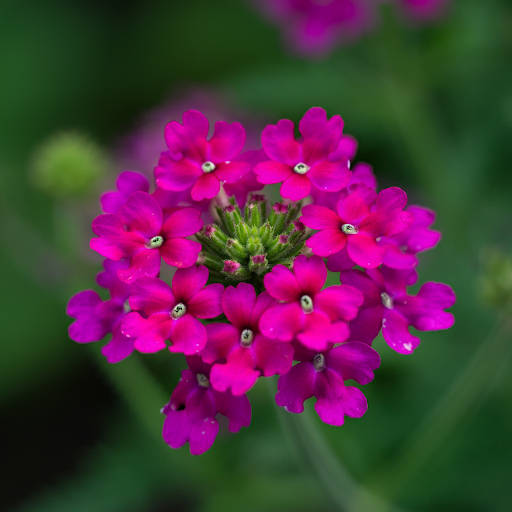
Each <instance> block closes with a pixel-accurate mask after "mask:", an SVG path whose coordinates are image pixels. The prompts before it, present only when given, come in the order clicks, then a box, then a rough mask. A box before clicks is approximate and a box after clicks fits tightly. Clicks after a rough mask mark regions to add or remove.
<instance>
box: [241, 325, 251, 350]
mask: <svg viewBox="0 0 512 512" xmlns="http://www.w3.org/2000/svg"><path fill="white" fill-rule="evenodd" d="M253 340H254V333H253V332H252V331H251V329H244V330H243V331H242V334H241V335H240V345H242V347H244V348H249V347H250V346H251V345H252V342H253Z"/></svg>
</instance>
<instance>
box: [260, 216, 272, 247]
mask: <svg viewBox="0 0 512 512" xmlns="http://www.w3.org/2000/svg"><path fill="white" fill-rule="evenodd" d="M271 233H272V228H271V227H270V224H269V223H268V222H265V224H263V226H261V228H260V229H259V233H258V235H259V237H260V240H261V243H262V244H263V245H265V244H266V243H267V241H268V239H269V237H270V234H271Z"/></svg>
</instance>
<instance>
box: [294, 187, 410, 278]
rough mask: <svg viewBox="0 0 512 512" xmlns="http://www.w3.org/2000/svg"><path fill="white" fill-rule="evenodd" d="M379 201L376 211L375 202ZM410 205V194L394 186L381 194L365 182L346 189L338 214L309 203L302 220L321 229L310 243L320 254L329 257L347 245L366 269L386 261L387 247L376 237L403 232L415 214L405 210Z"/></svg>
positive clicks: (340, 201)
mask: <svg viewBox="0 0 512 512" xmlns="http://www.w3.org/2000/svg"><path fill="white" fill-rule="evenodd" d="M375 200H376V209H375V211H372V210H371V205H372V204H373V202H374V201H375ZM406 204H407V195H406V193H405V192H404V191H403V190H402V189H400V188H398V187H391V188H387V189H384V190H381V192H379V194H378V195H377V194H376V193H375V191H374V190H373V189H370V188H368V187H366V186H364V185H352V186H350V187H349V188H347V189H345V190H343V191H342V192H341V194H340V199H339V201H338V204H337V213H335V212H333V211H332V210H330V209H329V208H326V207H324V206H317V205H308V206H305V207H304V208H303V210H302V212H303V216H302V217H301V218H300V220H301V221H302V222H303V223H304V224H305V225H306V226H307V227H309V228H312V229H318V230H319V232H318V233H316V234H314V235H313V236H312V237H311V238H309V239H308V241H307V242H306V245H307V246H308V247H310V248H311V249H312V250H313V253H314V254H318V255H319V256H324V257H325V256H329V255H331V254H335V253H337V252H339V251H341V250H342V249H343V248H344V247H345V245H347V252H348V255H349V256H350V258H351V259H352V260H353V261H355V262H356V263H357V264H358V265H360V266H361V267H365V268H375V267H378V266H379V265H380V264H381V263H382V259H383V258H384V255H385V254H386V251H387V247H379V246H378V245H377V242H376V240H375V239H376V238H378V237H380V236H382V235H386V236H392V235H394V234H395V233H398V232H400V231H403V230H404V229H405V228H406V227H408V226H409V225H410V224H411V222H412V218H413V216H412V214H411V213H408V212H404V211H402V210H403V208H404V207H405V205H406Z"/></svg>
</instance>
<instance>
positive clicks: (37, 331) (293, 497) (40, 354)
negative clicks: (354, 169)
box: [0, 0, 512, 512]
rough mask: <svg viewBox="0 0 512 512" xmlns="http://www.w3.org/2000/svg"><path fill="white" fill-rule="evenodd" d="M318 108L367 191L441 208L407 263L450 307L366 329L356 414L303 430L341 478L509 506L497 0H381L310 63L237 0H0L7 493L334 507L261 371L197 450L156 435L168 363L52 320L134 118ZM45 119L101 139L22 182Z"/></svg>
mask: <svg viewBox="0 0 512 512" xmlns="http://www.w3.org/2000/svg"><path fill="white" fill-rule="evenodd" d="M315 105H318V106H322V107H323V108H325V109H326V110H327V112H328V115H329V116H331V115H334V114H340V115H341V116H342V117H343V119H344V121H345V132H346V133H350V134H352V135H354V136H355V137H356V138H357V139H358V141H359V150H358V154H357V158H356V161H365V162H369V163H370V164H372V165H373V166H374V170H375V173H376V175H377V179H378V181H379V184H380V186H381V187H386V186H392V185H395V186H400V187H402V188H404V189H405V190H406V191H407V193H408V195H409V198H410V202H411V203H416V204H421V205H425V206H429V207H431V208H433V209H435V210H436V211H437V214H438V217H437V221H436V225H435V228H437V229H439V230H441V231H442V232H443V239H442V241H441V243H440V245H439V246H438V248H437V249H436V250H434V251H431V252H429V253H426V254H424V255H422V256H421V258H420V259H421V265H420V267H419V272H420V281H421V282H425V281H427V280H434V281H441V282H445V283H448V284H449V285H451V286H452V287H453V288H454V290H455V291H456V293H457V296H458V301H457V304H456V305H455V306H454V307H453V308H452V312H453V313H454V314H455V316H456V323H455V326H454V327H453V328H452V329H450V330H449V331H439V332H431V333H428V332H427V333H422V334H421V339H422V344H421V346H420V347H419V348H418V349H417V350H416V351H415V353H414V355H412V356H408V357H406V356H402V355H399V354H397V353H394V352H392V351H391V349H389V348H388V347H387V346H386V345H385V343H384V341H383V340H382V338H378V339H377V340H376V342H375V346H376V348H377V350H379V352H380V353H381V355H382V365H381V367H380V369H379V370H378V371H377V372H376V379H375V380H374V382H373V383H371V384H369V385H367V386H365V394H366V395H367V397H368V402H369V410H368V412H367V413H366V415H365V416H364V417H363V418H361V419H348V421H347V422H346V424H345V425H344V426H343V427H339V428H336V427H329V426H327V425H320V422H319V421H318V428H319V429H320V430H321V433H322V434H323V435H324V436H325V437H326V440H327V442H328V443H329V446H330V447H331V450H332V453H333V454H335V455H336V457H337V458H339V460H340V461H342V463H343V464H344V465H345V467H346V468H347V469H348V470H349V472H350V473H351V474H352V475H353V477H354V478H355V479H356V480H357V481H358V482H360V483H361V484H363V485H367V486H368V487H369V488H370V489H372V490H374V492H376V493H378V494H381V495H383V496H385V497H386V499H389V500H390V501H392V502H393V503H395V504H397V505H398V506H400V507H401V508H402V509H403V510H411V511H434V510H435V511H439V512H443V511H450V512H457V511H461V512H462V511H463V512H478V511H485V512H507V511H510V510H512V486H511V484H510V482H512V469H511V465H512V441H511V432H512V364H511V362H510V357H509V356H510V349H511V346H512V339H511V337H510V335H509V334H508V333H507V331H506V329H505V330H503V328H502V330H501V331H498V332H497V333H496V331H495V329H496V325H497V323H498V325H499V322H500V320H499V318H500V314H501V315H503V313H500V309H501V310H503V309H504V307H505V302H506V300H507V297H508V295H507V293H509V292H507V288H506V286H505V285H506V282H507V279H509V282H510V281H511V280H512V278H511V277H510V273H511V272H512V270H511V269H510V265H509V267H507V263H506V257H507V256H506V255H507V254H510V252H512V165H511V162H512V5H511V3H510V2H509V1H508V0H485V1H483V0H458V1H455V2H454V3H453V4H452V6H451V9H450V10H449V11H448V13H447V14H446V16H445V17H444V18H442V19H440V20H438V21H437V22H435V23H432V24H429V25H424V26H415V25H412V24H410V23H407V22H404V20H402V19H401V18H400V16H399V15H397V11H396V10H394V9H392V8H391V7H390V6H387V5H383V6H382V21H381V23H380V25H379V26H378V27H377V28H376V30H375V31H374V32H373V33H371V34H369V35H367V36H365V37H364V38H362V39H361V40H360V41H358V42H355V43H354V44H351V45H350V46H344V47H338V48H337V49H335V51H333V52H332V53H331V54H330V55H329V56H327V57H323V58H320V59H313V60H307V59H304V58H302V57H300V56H298V55H293V54H290V53H288V51H287V49H286V46H285V45H283V42H282V38H281V34H280V30H279V28H278V27H276V26H274V25H271V24H269V23H268V22H267V21H266V20H265V19H264V18H262V16H261V15H260V13H258V12H256V11H255V10H254V9H253V7H252V6H251V5H250V4H249V3H248V2H245V1H243V0H216V1H214V2H213V1H211V0H194V1H190V2H183V1H177V0H165V1H163V0H162V1H156V0H153V1H146V2H136V1H133V0H125V1H123V2H120V1H115V0H111V1H99V0H75V1H74V2H65V1H63V0H44V1H36V0H17V1H14V0H1V1H0V261H1V264H0V275H1V277H0V283H1V284H0V290H1V295H0V315H1V321H0V340H1V342H0V350H1V355H0V366H1V373H0V380H1V383H0V399H1V410H2V422H1V423H0V429H1V436H0V439H1V441H0V442H1V444H2V448H1V452H2V496H1V500H2V510H9V511H15V512H61V511H62V512H70V511H72V512H75V511H78V512H82V511H83V512H89V511H90V512H103V511H104V512H117V511H119V512H170V511H172V512H175V511H176V512H177V511H204V512H217V511H219V512H220V511H237V512H240V511H250V512H253V511H254V512H259V511H265V512H266V511H276V512H277V511H288V510H290V511H291V510H293V511H295V512H298V511H311V510H320V509H321V508H323V509H327V510H328V509H329V508H330V507H331V508H332V504H330V503H329V501H328V499H327V497H326V496H325V492H324V490H323V488H322V486H319V485H318V483H317V482H316V481H315V480H314V478H311V477H310V476H308V474H307V472H303V471H302V469H301V467H300V465H299V464H298V462H297V459H296V457H295V455H294V450H293V445H292V444H291V443H289V442H288V441H289V439H288V437H289V436H288V434H287V433H286V432H287V431H286V430H283V428H282V421H281V420H280V416H279V415H278V414H277V411H276V409H275V407H274V405H273V399H272V394H273V391H272V389H271V388H273V387H275V382H270V387H269V385H268V384H267V383H266V382H258V383H257V385H256V386H255V388H253V389H252V390H251V391H250V393H249V398H250V400H251V403H252V405H253V420H252V424H251V426H250V427H249V428H248V429H242V431H241V432H240V433H238V434H236V435H230V434H228V433H227V430H226V429H224V431H225V432H224V431H221V433H220V434H219V436H218V438H217V441H216V442H215V445H214V446H213V448H212V449H211V450H210V451H209V452H207V453H206V454H204V455H202V456H200V457H192V456H191V455H190V454H189V452H188V445H187V446H185V447H183V448H181V449H180V450H177V451H173V450H170V449H169V448H168V447H167V445H166V444H165V443H164V442H163V440H162V439H161V434H160V429H161V424H162V421H163V417H162V416H161V415H160V414H159V408H160V407H161V406H163V405H164V404H165V403H166V401H167V400H168V398H169V395H170V393H171V391H172V389H173V388H174V386H175V384H176V382H177V380H178V378H179V372H180V370H181V369H182V368H183V367H184V366H183V364H184V361H183V360H182V359H180V357H179V356H173V357H170V356H169V354H163V353H162V354H160V353H159V354H155V355H152V356H146V357H145V358H143V359H142V358H141V361H142V363H141V361H139V360H137V364H134V363H130V359H128V360H126V361H124V362H121V363H119V364H117V365H112V366H110V367H109V365H108V364H107V363H106V362H104V361H103V360H102V358H101V356H100V352H99V351H100V348H101V345H102V344H103V343H95V344H91V345H89V346H83V345H79V344H77V343H74V342H72V341H71V340H70V339H69V338H68V336H67V327H68V325H69V323H70V319H69V318H68V317H67V316H66V314H65V306H66V303H67V300H68V299H69V297H70V296H71V295H72V294H73V293H76V292H77V291H79V290H80V289H84V288H90V287H94V276H95V273H96V272H97V271H99V269H100V260H99V258H96V256H95V255H94V254H92V251H89V250H88V248H87V244H88V239H89V237H90V236H91V235H92V233H91V232H90V222H91V220H92V218H93V217H94V216H96V215H97V214H99V213H100V209H99V205H98V201H97V197H98V193H99V192H100V191H101V190H102V189H106V188H112V187H113V185H114V182H115V176H116V173H117V172H118V171H119V170H121V169H123V168H132V169H133V168H134V166H135V165H137V163H138V162H141V160H140V159H142V158H143V157H144V155H141V154H140V153H137V154H135V153H136V151H134V145H133V144H134V143H133V139H130V134H133V133H134V132H135V133H143V134H144V133H150V132H151V130H153V129H154V130H156V132H155V133H157V134H158V133H160V134H161V139H160V142H163V127H164V125H165V123H166V122H168V121H170V120H171V119H179V120H180V119H181V113H182V112H183V110H185V109H188V108H200V109H203V110H204V111H205V112H206V113H209V115H210V118H211V119H213V120H214V119H218V118H220V117H222V116H225V117H226V120H229V121H233V120H242V121H243V122H244V123H245V122H247V124H248V126H252V127H254V129H255V130H257V129H258V128H259V127H261V126H264V124H265V123H267V122H272V123H275V122H276V121H277V120H278V119H280V118H283V117H286V118H289V119H292V120H294V121H295V122H298V120H299V119H300V117H301V116H302V115H303V113H304V112H305V111H306V110H307V109H308V108H310V107H311V106H315ZM162 108H163V110H162ZM155 109H156V110H155ZM64 130H74V131H79V132H81V133H84V134H86V135H87V136H88V137H89V138H90V139H91V140H92V141H93V142H95V143H96V144H98V145H99V147H100V148H102V151H104V152H105V155H106V158H108V165H107V166H106V168H107V170H106V172H105V174H104V175H103V176H102V178H101V179H100V180H98V181H96V182H95V183H94V184H93V185H91V187H89V189H88V190H87V191H86V193H85V194H82V195H74V196H72V195H67V196H66V195H64V196H56V195H55V194H54V193H53V194H52V193H51V191H50V192H48V191H46V190H44V188H41V187H40V186H39V187H38V186H37V182H36V181H35V180H34V179H33V178H31V176H32V175H33V171H31V169H33V166H34V159H36V160H37V158H38V155H39V154H40V153H38V151H40V150H38V147H40V145H41V144H44V142H45V140H48V138H49V137H52V136H54V135H55V134H58V133H60V132H62V131H64ZM151 133H152V132H151ZM152 140H153V139H152ZM130 141H132V142H130ZM162 149H163V148H162ZM157 156H158V155H156V156H155V160H156V158H157ZM137 158H139V160H137ZM143 165H145V164H143V163H140V166H143ZM148 165H149V166H151V162H150V163H149V164H148ZM136 170H147V171H149V172H150V171H151V167H149V169H136ZM31 173H32V174H31ZM500 258H502V259H500ZM489 262H490V263H491V264H489ZM507 268H508V270H507ZM507 271H508V272H509V274H508V277H507ZM500 286H501V287H502V288H503V289H502V290H501V291H500V290H498V291H496V290H497V289H498V288H499V287H500ZM509 286H510V285H509ZM497 287H498V288H497ZM482 290H483V291H484V293H482ZM498 292H499V293H498ZM500 293H501V295H500ZM489 297H490V298H491V299H494V300H493V301H491V302H492V303H493V304H491V303H490V302H489V300H487V302H486V300H485V299H486V298H487V299H489ZM496 297H498V298H497V299H496ZM505 314H506V313H505ZM501 325H503V324H501ZM486 340H487V341H486ZM132 357H137V356H135V355H134V356H132ZM153 378H155V379H156V382H157V384H158V386H157V385H156V384H155V382H154V381H153V380H152V379H153ZM457 382H458V383H459V384H457ZM161 390H164V391H163V392H162V391H161ZM314 420H315V421H316V420H317V418H316V417H315V418H314ZM418 440H419V441H418ZM306 469H307V468H306Z"/></svg>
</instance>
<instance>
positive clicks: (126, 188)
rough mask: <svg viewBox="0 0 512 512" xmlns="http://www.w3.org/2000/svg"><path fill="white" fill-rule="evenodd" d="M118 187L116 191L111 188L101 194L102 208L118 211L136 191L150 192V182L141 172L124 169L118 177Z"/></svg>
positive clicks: (110, 211) (107, 210) (109, 211)
mask: <svg viewBox="0 0 512 512" xmlns="http://www.w3.org/2000/svg"><path fill="white" fill-rule="evenodd" d="M116 187H117V190H116V191H112V190H110V191H107V192H104V193H103V194H102V195H101V198H100V203H101V208H102V210H103V211H104V212H105V213H114V214H115V213H117V212H118V211H119V209H120V208H121V207H122V206H124V205H125V204H126V201H127V199H128V197H130V196H131V195H132V194H133V193H134V192H137V191H141V192H148V191H149V182H148V180H147V178H146V177H145V176H144V175H143V174H140V173H139V172H135V171H124V172H122V173H121V174H120V175H119V176H118V177H117V181H116Z"/></svg>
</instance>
